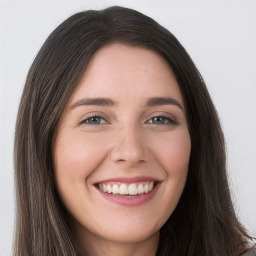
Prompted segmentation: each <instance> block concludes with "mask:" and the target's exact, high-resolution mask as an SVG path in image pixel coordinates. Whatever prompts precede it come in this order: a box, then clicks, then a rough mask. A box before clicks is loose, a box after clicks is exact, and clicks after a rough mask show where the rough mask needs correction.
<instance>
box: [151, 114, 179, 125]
mask: <svg viewBox="0 0 256 256" xmlns="http://www.w3.org/2000/svg"><path fill="white" fill-rule="evenodd" d="M148 123H150V124H159V125H161V124H166V125H168V124H176V122H175V121H174V120H172V119H171V118H169V117H166V116H155V117H153V118H151V119H150V120H149V121H148Z"/></svg>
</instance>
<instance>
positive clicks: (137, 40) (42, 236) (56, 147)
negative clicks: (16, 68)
mask: <svg viewBox="0 0 256 256" xmlns="http://www.w3.org/2000/svg"><path fill="white" fill-rule="evenodd" d="M15 163H16V182H17V203H18V205H17V231H16V240H15V245H14V255H179V256H180V255H228V256H230V255H234V256H235V255H236V256H237V255H241V254H243V253H244V252H246V251H247V252H246V253H251V255H255V250H254V249H251V250H249V249H250V247H252V245H251V244H250V240H249V239H250V237H249V236H248V235H247V233H246V232H245V230H244V228H243V227H242V226H241V224H240V223H239V222H238V220H237V218H236V216H235V213H234V209H233V205H232V202H231V198H230V192H229V187H228V182H227V177H226V166H225V150H224V138H223V134H222V131H221V127H220V124H219V121H218V117H217V114H216V111H215V109H214V106H213V104H212V101H211V99H210V96H209V94H208V91H207V89H206V87H205V84H204V82H203V79H202V78H201V76H200V74H199V72H198V70H197V69H196V67H195V65H194V64H193V62H192V60H191V59H190V57H189V56H188V54H187V53H186V51H185V50H184V48H183V47H182V46H181V45H180V43H179V42H178V41H177V39H176V38H175V37H174V36H173V35H172V34H171V33H170V32H168V31H167V30H166V29H164V28H163V27H161V26H160V25H159V24H157V23H156V22H155V21H153V20H152V19H150V18H149V17H147V16H145V15H143V14H141V13H139V12H137V11H134V10H131V9H127V8H122V7H112V8H108V9H105V10H102V11H86V12H81V13H77V14H75V15H73V16H72V17H70V18H69V19H67V20H66V21H64V22H63V23H62V24H61V25H60V26H59V27H58V28H57V29H56V30H54V31H53V32H52V34H51V35H50V36H49V38H48V39H47V40H46V42H45V43H44V45H43V46H42V48H41V50H40V52H39V53H38V55H37V57H36V59H35V61H34V63H33V65H32V67H31V69H30V71H29V74H28V78H27V81H26V85H25V89H24V92H23V96H22V99H21V104H20V109H19V113H18V119H17V127H16V137H15ZM24 234H26V235H24ZM248 250H249V251H248Z"/></svg>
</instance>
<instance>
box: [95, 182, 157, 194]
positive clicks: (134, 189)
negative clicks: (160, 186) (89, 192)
mask: <svg viewBox="0 0 256 256" xmlns="http://www.w3.org/2000/svg"><path fill="white" fill-rule="evenodd" d="M157 183H158V182H156V181H145V182H137V183H120V182H118V183H116V182H107V183H98V184H96V185H95V186H96V187H97V188H98V189H99V190H101V191H103V192H105V193H107V194H112V195H117V196H126V197H133V196H139V195H143V194H147V193H149V192H151V191H152V190H153V189H154V187H155V186H156V185H157Z"/></svg>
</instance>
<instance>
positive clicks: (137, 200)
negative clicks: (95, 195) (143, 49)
mask: <svg viewBox="0 0 256 256" xmlns="http://www.w3.org/2000/svg"><path fill="white" fill-rule="evenodd" d="M159 187H160V182H159V183H158V184H157V185H156V186H155V187H154V188H153V189H152V190H151V191H150V192H148V193H145V194H141V195H138V196H133V197H125V196H119V195H115V194H109V193H106V192H103V191H102V190H100V189H97V190H98V191H99V192H100V194H101V195H102V196H103V197H104V198H105V199H107V200H109V201H111V202H114V203H116V204H119V205H122V206H129V207H134V206H140V205H143V204H145V203H147V202H148V201H149V200H151V199H152V198H153V197H154V196H155V195H156V193H157V191H158V189H159Z"/></svg>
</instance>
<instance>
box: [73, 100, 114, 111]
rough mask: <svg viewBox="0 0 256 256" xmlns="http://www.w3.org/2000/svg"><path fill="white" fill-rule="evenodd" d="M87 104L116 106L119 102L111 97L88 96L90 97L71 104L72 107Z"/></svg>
mask: <svg viewBox="0 0 256 256" xmlns="http://www.w3.org/2000/svg"><path fill="white" fill-rule="evenodd" d="M84 105H85V106H86V105H96V106H107V107H115V106H117V102H116V101H114V100H112V99H109V98H88V99H81V100H79V101H77V102H75V103H74V104H72V105H71V107H70V108H71V109H74V108H76V107H79V106H84Z"/></svg>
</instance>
